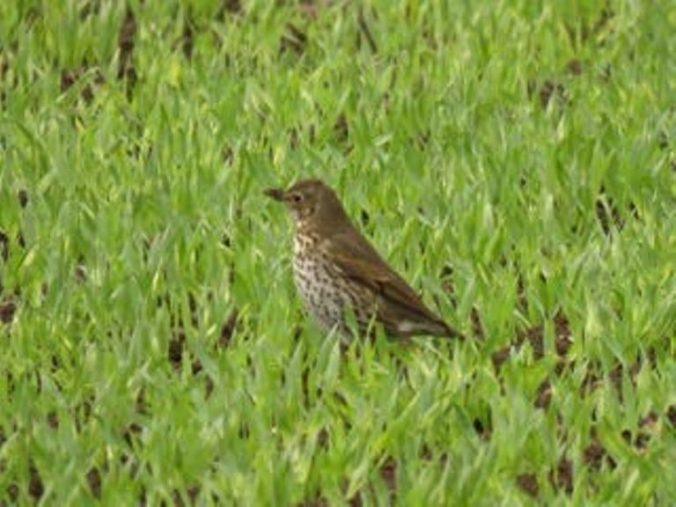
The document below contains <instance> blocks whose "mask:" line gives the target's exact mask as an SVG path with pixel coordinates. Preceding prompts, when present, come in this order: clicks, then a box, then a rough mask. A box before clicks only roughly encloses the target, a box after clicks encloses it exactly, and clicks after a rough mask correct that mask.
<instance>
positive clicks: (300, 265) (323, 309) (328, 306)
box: [293, 232, 370, 335]
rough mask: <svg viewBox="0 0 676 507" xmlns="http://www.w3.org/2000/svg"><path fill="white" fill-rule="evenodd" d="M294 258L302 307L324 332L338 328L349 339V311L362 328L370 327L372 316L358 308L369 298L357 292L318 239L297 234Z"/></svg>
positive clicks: (300, 233) (363, 307)
mask: <svg viewBox="0 0 676 507" xmlns="http://www.w3.org/2000/svg"><path fill="white" fill-rule="evenodd" d="M293 254H294V255H293V274H294V281H295V283H296V288H297V289H298V292H299V294H300V296H301V299H302V301H303V305H304V307H305V309H306V310H307V311H308V312H309V313H310V314H311V315H312V316H313V318H314V319H315V320H316V321H317V322H318V324H319V325H320V326H321V327H322V328H323V329H324V330H325V331H329V330H331V329H334V328H336V329H337V330H338V331H339V332H340V333H341V334H343V335H348V334H349V329H348V327H347V325H346V319H345V318H346V311H347V309H348V308H350V309H351V310H352V311H353V312H354V315H355V318H356V320H357V323H358V324H359V325H360V327H365V326H366V325H368V321H369V318H370V314H369V312H368V311H367V308H366V307H365V305H363V304H359V303H361V302H362V301H363V298H364V297H367V294H363V295H361V294H357V293H356V292H355V289H356V288H355V287H352V286H351V284H349V283H348V281H347V280H346V279H345V278H344V276H342V273H341V272H340V269H339V268H338V267H337V266H336V265H335V264H333V263H331V261H330V260H329V257H328V256H327V255H326V254H325V252H324V251H323V248H322V245H321V243H320V240H319V238H318V237H317V236H316V235H313V234H307V233H303V232H298V233H297V234H296V235H295V238H294V248H293ZM360 300H361V301H360ZM358 302H359V303H358Z"/></svg>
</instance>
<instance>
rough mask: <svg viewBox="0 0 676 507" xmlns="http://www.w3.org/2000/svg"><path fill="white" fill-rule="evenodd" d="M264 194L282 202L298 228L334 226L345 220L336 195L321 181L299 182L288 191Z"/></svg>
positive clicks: (266, 192)
mask: <svg viewBox="0 0 676 507" xmlns="http://www.w3.org/2000/svg"><path fill="white" fill-rule="evenodd" d="M264 193H265V195H267V196H268V197H271V198H272V199H275V200H276V201H280V202H283V203H284V204H285V205H286V207H287V208H288V209H289V211H290V212H291V215H292V216H293V219H294V221H295V222H296V225H297V226H299V227H308V226H309V227H322V226H331V225H333V226H335V225H337V224H338V223H340V222H342V221H343V220H347V216H346V215H345V211H344V210H343V206H342V205H341V204H340V201H339V200H338V197H337V196H336V193H335V192H334V191H333V190H332V189H331V187H329V186H328V185H326V184H325V183H324V182H322V181H321V180H316V179H312V180H301V181H299V182H298V183H296V184H295V185H293V186H291V187H290V188H289V189H288V190H283V189H281V188H269V189H267V190H265V192H264Z"/></svg>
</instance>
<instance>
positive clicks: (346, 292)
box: [266, 180, 460, 337]
mask: <svg viewBox="0 0 676 507" xmlns="http://www.w3.org/2000/svg"><path fill="white" fill-rule="evenodd" d="M266 194H267V195H268V196H270V197H272V198H274V199H276V200H278V201H282V202H284V203H285V204H286V205H287V207H288V208H289V209H290V211H291V213H292V215H293V217H294V221H295V223H296V234H295V238H294V261H293V266H294V279H295V282H296V286H297V288H298V291H299V293H300V295H301V298H302V299H303V302H304V304H305V306H306V308H307V309H308V311H309V312H310V313H311V314H312V315H313V316H314V317H315V319H316V320H317V321H318V322H319V323H320V324H321V325H322V327H324V328H325V329H331V328H334V327H337V328H338V329H339V330H340V331H341V332H343V333H345V334H347V332H348V329H347V326H346V320H345V316H346V313H347V311H348V309H349V310H350V311H351V312H352V313H353V314H354V317H355V319H356V321H357V323H358V325H359V327H360V331H362V332H363V331H365V329H366V328H367V327H368V325H369V323H370V321H371V320H372V319H373V318H375V320H376V321H377V322H379V323H381V324H382V326H383V328H384V329H385V331H386V333H387V334H389V335H392V336H399V337H405V336H413V335H422V334H427V335H435V336H448V337H459V336H460V333H458V332H457V331H455V330H454V329H452V328H451V327H449V326H448V325H447V324H446V323H445V322H444V321H443V320H442V319H440V318H439V317H437V316H436V315H435V314H434V313H433V312H432V311H431V310H429V309H428V308H427V307H426V306H425V304H424V303H423V302H422V300H421V299H420V297H419V296H418V295H417V294H416V293H415V291H414V290H413V289H412V288H411V287H410V286H409V285H408V284H407V283H406V282H405V281H404V280H403V279H402V278H401V277H400V276H399V275H398V274H397V273H396V272H395V271H394V270H393V269H392V268H390V267H389V266H388V265H387V263H386V262H385V261H384V260H383V259H382V258H381V257H380V255H379V254H378V252H376V250H375V249H374V248H373V247H372V246H371V245H370V243H369V242H368V241H367V240H366V239H365V238H364V237H363V236H362V235H361V234H360V233H359V231H357V229H356V228H355V227H354V226H353V225H352V223H351V222H350V220H349V218H348V216H347V214H346V213H345V210H344V209H343V206H342V204H341V203H340V200H339V199H338V197H337V196H336V194H335V192H333V190H332V189H331V188H329V187H328V186H326V185H325V184H324V183H322V182H321V181H319V180H304V181H300V182H298V183H296V184H295V185H294V186H292V187H291V188H290V189H288V190H286V191H285V190H281V189H270V190H267V191H266Z"/></svg>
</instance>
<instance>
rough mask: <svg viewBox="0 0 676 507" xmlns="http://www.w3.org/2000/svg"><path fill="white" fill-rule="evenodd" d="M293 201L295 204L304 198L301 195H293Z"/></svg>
mask: <svg viewBox="0 0 676 507" xmlns="http://www.w3.org/2000/svg"><path fill="white" fill-rule="evenodd" d="M291 200H292V201H293V202H300V201H302V200H303V196H302V195H300V194H293V195H292V196H291Z"/></svg>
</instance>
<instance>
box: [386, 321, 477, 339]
mask: <svg viewBox="0 0 676 507" xmlns="http://www.w3.org/2000/svg"><path fill="white" fill-rule="evenodd" d="M397 334H399V335H401V336H413V335H418V334H429V335H432V336H442V337H447V338H458V339H461V340H464V338H465V337H464V336H463V335H462V333H460V332H459V331H456V330H455V329H453V328H452V327H451V326H449V325H448V324H446V323H445V322H444V321H443V320H435V321H430V320H426V321H422V322H420V321H413V320H402V321H401V322H399V323H398V324H397Z"/></svg>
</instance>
